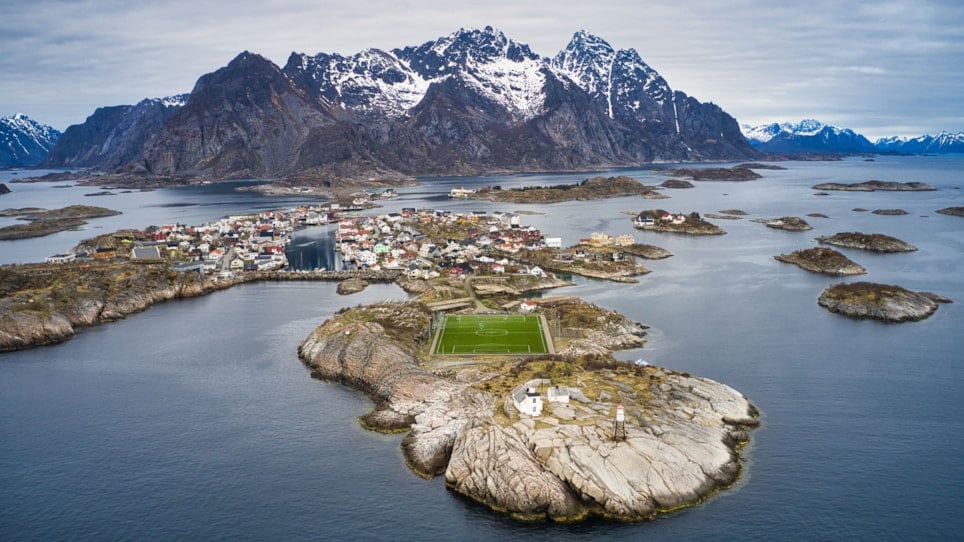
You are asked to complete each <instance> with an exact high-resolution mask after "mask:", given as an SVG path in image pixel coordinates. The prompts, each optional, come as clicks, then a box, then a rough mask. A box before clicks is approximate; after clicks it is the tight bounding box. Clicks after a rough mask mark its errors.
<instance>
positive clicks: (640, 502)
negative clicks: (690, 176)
mask: <svg viewBox="0 0 964 542" xmlns="http://www.w3.org/2000/svg"><path fill="white" fill-rule="evenodd" d="M543 310H545V311H546V313H547V314H549V315H550V316H549V317H548V318H549V319H550V321H549V323H548V325H549V327H550V328H553V327H564V328H566V329H569V330H570V332H568V333H567V336H569V337H570V338H568V339H566V340H564V341H562V342H558V341H557V342H558V344H556V352H557V354H555V355H551V356H537V357H529V358H525V357H522V358H520V357H516V356H508V357H507V356H501V357H493V356H481V357H469V358H464V357H462V356H459V357H457V359H447V358H446V356H438V355H436V356H431V355H427V354H426V348H425V345H426V343H428V342H429V341H428V339H429V337H427V336H426V335H425V330H426V329H428V327H429V324H430V321H431V318H432V316H431V314H430V313H429V312H427V311H426V310H425V309H424V308H423V306H422V305H420V304H419V303H417V302H409V303H400V304H378V305H375V306H369V307H359V308H355V309H350V310H348V311H344V312H342V313H341V314H339V315H336V316H335V317H333V318H332V319H330V320H328V321H326V322H325V323H323V324H322V325H320V326H319V327H318V328H317V329H315V330H314V331H313V332H312V333H311V334H310V335H309V336H308V337H307V338H306V339H305V340H304V341H303V342H302V344H301V346H300V347H299V350H298V352H299V356H300V357H301V359H302V360H303V361H304V363H305V364H306V365H307V366H308V367H309V368H310V369H311V371H312V374H313V375H314V376H317V377H319V378H323V379H326V380H334V381H338V382H343V383H345V384H347V385H349V386H351V387H354V388H357V389H360V390H362V391H364V392H365V393H366V394H368V395H369V397H371V398H372V400H373V401H375V403H376V406H375V409H374V410H373V411H372V412H370V413H369V414H366V415H365V416H363V417H362V418H361V421H362V424H363V425H365V426H366V427H369V428H371V429H376V430H384V431H395V430H407V431H408V434H407V435H406V437H405V439H404V440H403V442H402V451H403V453H404V456H405V459H406V461H407V462H408V464H409V466H410V467H411V468H412V469H413V470H414V471H416V472H418V473H420V474H422V475H423V476H435V475H439V474H444V476H445V482H446V486H447V487H449V488H450V489H452V490H453V491H456V492H458V493H460V494H462V495H465V496H467V497H469V498H471V499H473V500H476V501H478V502H480V503H483V504H485V505H487V506H489V507H491V508H493V509H495V510H498V511H503V512H506V513H508V514H510V515H512V516H514V517H517V518H521V519H546V518H549V519H553V520H558V521H571V520H578V519H583V518H586V517H589V516H594V515H598V516H604V517H609V518H617V519H624V520H642V519H651V518H653V517H654V516H656V515H657V514H659V513H660V512H666V511H671V510H676V509H678V508H680V507H684V506H688V505H691V504H694V503H697V502H699V501H700V500H702V499H703V498H705V497H706V496H707V495H709V494H711V493H713V492H715V491H716V490H717V489H719V488H724V487H726V486H728V485H730V484H732V483H733V482H734V481H735V480H736V479H737V478H738V477H739V474H740V471H741V459H740V449H741V447H742V444H743V443H744V442H746V441H747V440H748V431H747V430H748V429H749V428H752V427H754V426H756V425H757V424H758V419H757V411H756V409H755V408H754V406H753V405H752V404H751V403H750V402H749V401H747V399H746V398H745V397H743V396H742V395H741V394H739V393H738V392H736V391H735V390H733V389H732V388H729V387H727V386H725V385H722V384H719V383H717V382H714V381H711V380H708V379H704V378H698V377H693V376H691V375H688V374H685V373H679V372H675V371H671V370H669V369H663V368H658V367H653V366H648V365H647V366H634V365H631V364H626V363H621V362H617V361H615V360H614V359H613V358H612V357H611V350H613V349H619V348H628V347H634V346H638V345H640V344H641V343H642V341H643V339H642V337H643V335H644V330H645V328H644V327H642V326H640V325H638V324H634V323H632V322H629V321H627V320H626V319H625V318H624V317H622V316H620V315H618V314H615V313H611V312H609V311H605V310H603V309H600V308H598V307H595V306H593V305H588V304H586V303H584V302H581V301H579V300H577V299H575V298H567V299H565V300H564V301H561V302H558V303H553V304H551V306H546V307H544V309H543ZM590 322H593V324H590V325H589V326H588V327H586V326H587V324H588V323H590ZM600 323H601V325H600ZM543 392H545V393H548V394H550V395H549V396H548V397H550V399H548V401H549V403H548V404H549V405H550V406H549V407H548V408H547V409H544V410H545V412H542V413H538V414H535V415H530V414H525V413H522V412H521V411H520V410H519V409H518V408H517V404H518V403H517V402H516V399H517V398H518V397H523V398H526V399H527V398H528V397H538V396H539V394H541V393H543ZM553 393H555V394H556V397H557V398H558V397H559V394H565V402H562V401H554V400H553V399H552V398H551V397H553V395H552V394H553ZM533 401H535V399H533ZM617 407H619V408H621V409H623V412H625V418H624V420H625V421H624V422H622V423H621V424H619V425H614V423H615V422H614V419H615V418H614V416H615V415H616V411H617Z"/></svg>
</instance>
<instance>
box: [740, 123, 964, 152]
mask: <svg viewBox="0 0 964 542" xmlns="http://www.w3.org/2000/svg"><path fill="white" fill-rule="evenodd" d="M740 131H741V132H742V133H743V136H744V137H745V138H746V139H747V141H749V142H750V144H751V145H753V147H755V148H757V149H760V150H763V151H766V152H791V153H793V152H843V153H847V152H903V153H952V152H964V132H960V133H957V134H951V133H949V132H946V131H944V132H941V133H940V135H937V136H931V135H922V136H918V137H914V138H906V137H897V136H893V137H885V138H880V139H878V140H877V141H875V142H871V141H870V140H868V139H867V138H866V137H864V136H863V135H861V134H859V133H857V132H855V131H853V130H851V129H850V128H840V127H838V126H834V125H829V124H823V123H822V122H820V121H818V120H815V119H804V120H802V121H800V122H797V123H791V122H784V123H771V124H762V125H759V126H750V125H748V124H741V125H740Z"/></svg>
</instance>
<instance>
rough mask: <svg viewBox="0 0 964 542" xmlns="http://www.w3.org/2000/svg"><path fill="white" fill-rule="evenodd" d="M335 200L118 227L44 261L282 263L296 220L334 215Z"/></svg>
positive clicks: (211, 266) (258, 266)
mask: <svg viewBox="0 0 964 542" xmlns="http://www.w3.org/2000/svg"><path fill="white" fill-rule="evenodd" d="M338 212H339V209H338V207H337V204H332V205H329V206H325V207H299V208H297V209H292V210H290V211H284V212H282V211H268V212H263V213H259V214H256V215H237V216H229V217H225V218H222V219H220V220H217V221H213V222H207V223H205V224H202V225H199V226H189V225H185V224H179V223H174V224H163V225H161V226H149V227H147V228H146V229H144V230H143V231H142V232H138V233H137V234H136V235H133V234H127V233H117V234H114V236H113V238H114V239H113V242H112V243H107V244H108V245H109V246H99V247H96V248H94V249H93V250H92V251H91V252H88V253H83V252H78V253H68V254H55V255H53V256H50V257H48V258H47V259H46V261H47V262H49V263H67V262H71V261H74V260H76V259H113V258H117V257H125V256H126V257H128V258H129V259H130V260H132V261H157V260H171V261H174V262H176V267H177V268H178V269H179V270H181V271H199V272H206V273H213V272H217V271H220V272H226V273H230V272H240V271H260V270H272V269H281V268H283V267H285V266H286V265H287V260H286V258H285V247H286V246H287V245H288V243H289V242H290V239H291V232H292V231H293V230H294V228H295V227H297V226H299V225H306V224H307V225H311V224H325V223H329V222H332V221H333V220H335V217H336V216H337V213H338Z"/></svg>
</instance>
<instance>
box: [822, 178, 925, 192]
mask: <svg viewBox="0 0 964 542" xmlns="http://www.w3.org/2000/svg"><path fill="white" fill-rule="evenodd" d="M812 188H813V189H814V190H844V191H847V192H875V191H878V190H881V191H889V192H922V191H932V190H937V189H936V188H934V187H933V186H931V185H929V184H927V183H921V182H909V183H901V182H895V181H877V180H872V181H864V182H862V183H849V184H848V183H821V184H817V185H814V186H813V187H812Z"/></svg>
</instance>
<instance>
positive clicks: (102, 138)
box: [43, 94, 187, 171]
mask: <svg viewBox="0 0 964 542" xmlns="http://www.w3.org/2000/svg"><path fill="white" fill-rule="evenodd" d="M186 101H187V95H186V94H182V95H179V96H171V97H168V98H151V99H145V100H141V101H140V102H139V103H138V104H136V105H116V106H110V107H100V108H98V109H97V110H96V111H94V113H93V114H91V115H90V116H89V117H87V120H86V121H85V122H84V123H83V124H75V125H73V126H70V127H68V128H67V130H66V131H65V132H64V134H63V136H62V137H61V138H60V140H59V141H58V142H57V145H56V146H55V147H54V148H53V149H52V150H51V151H50V154H49V155H47V156H46V158H45V160H44V161H43V165H45V166H48V167H91V168H98V169H102V170H105V171H110V170H113V169H115V168H117V167H118V166H121V165H124V164H127V163H129V162H131V161H133V160H135V159H137V158H139V157H140V156H141V153H143V152H144V150H145V149H146V148H148V147H149V144H150V143H151V140H152V138H153V137H154V135H155V134H156V133H157V132H158V131H159V130H160V129H161V127H163V126H164V123H165V122H166V121H167V119H168V118H169V117H170V116H171V114H172V113H174V112H175V111H177V110H178V109H180V108H181V106H183V105H184V103H185V102H186Z"/></svg>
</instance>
